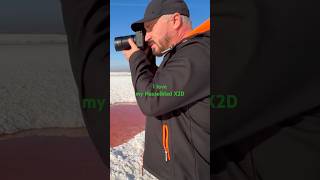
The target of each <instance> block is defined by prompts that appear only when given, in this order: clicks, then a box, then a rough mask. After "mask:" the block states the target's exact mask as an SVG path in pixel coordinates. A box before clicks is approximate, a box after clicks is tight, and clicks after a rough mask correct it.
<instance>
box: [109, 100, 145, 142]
mask: <svg viewBox="0 0 320 180" xmlns="http://www.w3.org/2000/svg"><path fill="white" fill-rule="evenodd" d="M144 128H145V116H144V115H143V114H142V112H141V111H140V109H139V107H138V106H137V105H112V106H111V107H110V146H111V147H115V146H118V145H120V144H123V143H125V142H128V141H129V140H130V139H131V138H133V137H134V136H135V135H136V134H138V133H140V132H141V131H143V130H144Z"/></svg>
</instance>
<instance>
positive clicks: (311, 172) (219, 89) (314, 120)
mask: <svg viewBox="0 0 320 180" xmlns="http://www.w3.org/2000/svg"><path fill="white" fill-rule="evenodd" d="M213 8H214V10H213V13H214V23H215V32H214V38H213V39H214V40H213V42H214V49H213V50H214V51H213V58H214V64H213V65H214V69H213V73H214V76H213V80H214V82H213V85H214V87H213V89H214V91H215V92H216V93H219V94H222V93H223V94H231V93H232V94H235V95H237V98H238V100H239V103H238V107H237V108H235V109H232V110H230V109H226V110H218V109H217V110H215V111H214V113H213V115H214V121H213V127H214V134H213V140H214V141H213V144H214V146H213V147H214V148H213V154H214V155H213V160H214V161H213V165H212V167H213V173H214V176H213V179H214V180H302V179H305V180H319V179H320V171H319V170H320V96H319V92H320V71H319V67H320V61H319V59H320V56H319V49H320V45H319V44H320V43H319V42H320V35H319V32H320V21H319V18H320V16H319V13H318V6H315V5H314V2H313V1H311V0H307V1H304V2H303V3H300V1H298V0H290V1H289V0H279V1H260V0H249V1H248V0H246V1H241V3H240V2H239V1H238V0H224V1H222V0H216V1H215V2H214V4H213Z"/></svg>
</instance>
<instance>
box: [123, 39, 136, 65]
mask: <svg viewBox="0 0 320 180" xmlns="http://www.w3.org/2000/svg"><path fill="white" fill-rule="evenodd" d="M128 42H129V44H130V46H131V49H129V50H123V55H124V56H125V58H126V59H127V60H128V61H129V60H130V57H131V55H132V54H133V53H135V52H136V51H139V50H140V49H139V48H138V47H137V45H136V44H135V43H134V42H133V40H132V38H130V39H128Z"/></svg>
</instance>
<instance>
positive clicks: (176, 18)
mask: <svg viewBox="0 0 320 180" xmlns="http://www.w3.org/2000/svg"><path fill="white" fill-rule="evenodd" d="M172 18H173V28H174V29H179V28H180V27H181V26H182V17H181V15H180V14H179V13H174V14H173V17H172Z"/></svg>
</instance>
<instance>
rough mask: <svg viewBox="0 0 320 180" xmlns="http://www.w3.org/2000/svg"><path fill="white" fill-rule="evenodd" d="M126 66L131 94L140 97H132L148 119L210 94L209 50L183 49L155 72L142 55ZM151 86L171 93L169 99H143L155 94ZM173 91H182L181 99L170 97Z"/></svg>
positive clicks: (187, 46)
mask: <svg viewBox="0 0 320 180" xmlns="http://www.w3.org/2000/svg"><path fill="white" fill-rule="evenodd" d="M205 49H207V51H206V50H205ZM129 62H130V69H131V74H132V82H133V85H134V89H135V92H136V93H139V92H141V93H142V94H143V95H141V96H136V99H137V102H138V105H139V106H140V108H141V110H142V112H143V113H144V114H146V115H148V116H160V115H164V114H166V113H169V112H171V111H173V110H176V109H178V108H180V107H183V106H186V105H187V104H190V103H192V102H195V101H197V100H199V99H201V98H204V97H207V96H209V94H210V68H209V65H210V60H209V47H202V46H201V45H199V44H189V45H186V46H185V47H183V48H181V49H179V50H177V53H176V54H174V55H173V56H172V57H171V58H170V59H169V60H168V61H167V62H166V64H165V65H164V66H160V67H159V68H158V70H157V71H156V72H153V71H152V67H151V65H150V63H148V60H147V58H146V55H145V54H144V53H143V51H138V52H136V53H134V54H133V55H132V56H131V57H130V61H129ZM154 85H162V86H166V88H165V89H163V90H162V91H167V92H172V96H148V95H144V93H145V92H155V91H156V88H154V87H153V86H154ZM174 91H183V92H184V96H174Z"/></svg>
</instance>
